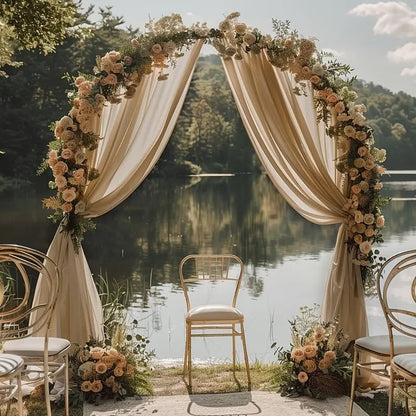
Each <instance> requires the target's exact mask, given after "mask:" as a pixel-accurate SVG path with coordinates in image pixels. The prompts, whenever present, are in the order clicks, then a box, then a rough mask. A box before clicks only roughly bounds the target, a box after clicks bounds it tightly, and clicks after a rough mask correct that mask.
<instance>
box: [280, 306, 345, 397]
mask: <svg viewBox="0 0 416 416" xmlns="http://www.w3.org/2000/svg"><path fill="white" fill-rule="evenodd" d="M317 310H318V305H315V306H314V308H310V307H307V306H304V307H301V308H300V311H301V314H300V315H298V316H296V317H295V319H294V320H293V321H289V323H290V326H291V332H292V343H291V348H290V349H288V350H284V349H283V348H281V347H280V348H276V343H274V344H273V345H272V348H275V354H277V357H278V363H279V364H280V366H279V369H280V371H279V372H278V374H277V375H276V378H275V384H276V385H277V387H278V390H279V391H280V393H281V394H282V396H291V397H297V396H300V395H309V396H311V397H314V398H318V399H324V398H326V397H336V396H341V395H347V394H348V392H349V386H350V380H351V374H352V360H351V355H350V354H349V353H348V352H347V348H348V346H349V345H350V341H349V339H348V337H347V336H346V335H345V334H344V333H343V331H342V329H339V328H337V325H336V322H320V320H319V318H318V317H317V314H316V312H317Z"/></svg>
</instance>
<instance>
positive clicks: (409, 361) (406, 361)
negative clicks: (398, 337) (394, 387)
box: [392, 353, 416, 377]
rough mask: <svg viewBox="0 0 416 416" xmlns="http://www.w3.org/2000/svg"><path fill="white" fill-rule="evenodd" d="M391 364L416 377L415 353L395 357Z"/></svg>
mask: <svg viewBox="0 0 416 416" xmlns="http://www.w3.org/2000/svg"><path fill="white" fill-rule="evenodd" d="M392 363H394V364H396V365H398V366H399V367H401V368H403V369H404V370H406V371H407V372H408V373H411V374H412V375H414V376H415V377H416V353H413V354H400V355H396V356H395V357H393V359H392Z"/></svg>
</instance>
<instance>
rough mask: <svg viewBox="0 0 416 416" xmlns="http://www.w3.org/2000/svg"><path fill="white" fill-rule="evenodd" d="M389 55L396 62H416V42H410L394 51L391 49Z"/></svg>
mask: <svg viewBox="0 0 416 416" xmlns="http://www.w3.org/2000/svg"><path fill="white" fill-rule="evenodd" d="M387 57H388V58H389V60H390V61H392V62H395V63H415V64H416V43H414V42H409V43H406V44H405V45H403V46H401V47H400V48H398V49H396V50H394V51H389V52H388V53H387Z"/></svg>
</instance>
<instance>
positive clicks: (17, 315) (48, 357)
mask: <svg viewBox="0 0 416 416" xmlns="http://www.w3.org/2000/svg"><path fill="white" fill-rule="evenodd" d="M0 263H5V264H6V266H7V267H9V269H11V268H12V266H13V265H14V267H15V270H12V271H14V272H15V273H16V278H15V279H13V278H12V276H10V277H11V278H12V280H13V281H14V282H15V283H14V284H15V286H16V287H12V288H11V290H10V291H8V288H7V287H5V286H4V285H3V282H1V284H0V295H1V296H0V341H1V342H2V343H3V345H2V346H3V351H4V352H5V353H7V354H15V355H18V356H20V357H22V358H23V359H24V366H25V369H24V370H23V372H22V373H23V374H24V375H25V372H26V370H27V371H30V372H31V373H36V372H37V373H39V378H38V379H36V380H35V381H32V380H30V379H25V380H24V383H27V384H33V386H36V385H40V384H44V386H45V388H44V390H45V403H46V410H47V415H48V416H51V415H52V411H51V403H50V394H49V378H52V379H55V378H56V377H57V376H58V375H59V374H61V373H62V372H64V382H65V391H64V396H65V414H66V415H67V416H68V415H69V359H68V356H69V348H70V342H69V341H68V340H65V339H63V338H51V337H49V334H48V332H49V329H50V325H51V321H52V317H53V314H54V311H55V306H56V302H57V299H58V297H59V293H60V273H59V270H58V268H57V266H56V264H55V263H54V261H53V260H52V259H51V258H49V257H48V256H47V255H46V254H44V253H42V252H40V251H38V250H35V249H32V248H29V247H25V246H20V245H15V244H1V245H0ZM38 279H42V281H44V282H46V285H47V288H48V296H47V298H46V300H45V302H44V303H41V304H39V305H36V306H33V305H31V302H32V298H33V290H32V289H31V288H33V283H35V282H37V280H38ZM20 284H21V286H19V285H20ZM19 290H20V292H22V291H23V294H22V293H15V292H17V291H19ZM39 366H41V368H39ZM36 368H39V369H38V370H37V369H36Z"/></svg>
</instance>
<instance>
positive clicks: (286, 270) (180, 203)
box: [0, 172, 416, 362]
mask: <svg viewBox="0 0 416 416" xmlns="http://www.w3.org/2000/svg"><path fill="white" fill-rule="evenodd" d="M383 192H384V194H385V195H389V196H392V197H393V201H392V202H391V203H390V204H389V205H388V206H386V207H385V208H384V214H385V217H386V228H385V230H384V232H383V235H384V239H385V242H384V243H383V244H382V245H380V246H379V249H380V251H381V254H382V255H383V256H386V257H389V256H390V255H392V254H394V253H396V252H398V251H402V250H407V249H410V248H415V247H416V209H415V208H416V172H406V173H403V172H402V173H400V174H396V173H395V172H391V173H390V175H386V176H385V177H384V188H383ZM45 196H47V190H46V184H45V192H44V193H43V191H42V193H40V192H35V191H34V192H33V193H30V192H29V193H27V192H25V193H20V192H15V193H13V194H7V195H2V196H1V199H0V213H1V216H0V233H1V241H2V242H7V243H16V244H24V245H28V246H31V247H34V248H37V249H40V250H43V251H46V250H47V248H48V246H49V243H50V241H51V240H52V236H53V234H54V232H55V229H56V226H55V225H54V224H52V223H50V221H49V220H47V219H46V217H47V215H48V212H47V211H45V210H43V209H42V207H41V199H42V198H43V197H45ZM96 223H97V229H96V230H95V231H92V232H88V233H87V234H86V238H85V243H84V245H83V246H84V250H85V252H86V256H87V259H88V262H89V264H90V267H91V270H92V272H93V274H94V275H95V276H98V275H102V276H105V277H107V278H108V279H109V280H114V281H118V282H125V281H128V282H129V284H130V287H131V290H132V294H133V295H132V302H131V303H130V304H129V305H128V312H129V317H130V319H138V320H139V323H140V328H141V330H140V331H141V333H142V334H143V335H145V336H147V337H149V339H150V348H151V349H153V350H154V351H155V353H156V358H157V359H158V360H167V361H172V360H177V361H180V360H181V359H182V357H183V352H184V313H185V300H184V296H183V293H182V290H181V288H180V284H179V276H178V272H177V269H178V264H179V262H180V260H181V259H182V257H184V256H185V255H187V254H189V253H215V252H218V253H234V254H237V255H238V256H240V257H241V258H242V259H243V261H244V263H245V273H244V280H243V284H242V287H241V290H240V294H239V299H238V307H239V308H240V309H241V310H242V311H243V312H244V314H245V330H246V337H247V344H248V351H249V359H250V361H251V362H254V361H255V360H256V359H258V360H260V361H263V362H271V361H273V360H274V358H275V357H274V355H273V351H272V350H271V348H270V345H271V344H272V343H273V342H274V341H276V342H277V344H278V345H282V346H288V344H289V342H290V334H289V324H288V320H290V319H293V318H294V316H295V315H297V314H298V313H299V307H300V306H304V305H307V306H312V305H313V304H314V303H318V304H321V302H322V299H323V295H324V292H325V286H326V279H327V274H328V270H329V263H330V261H331V257H332V252H333V246H334V243H335V239H336V234H337V230H338V226H337V225H330V226H318V225H314V224H312V223H309V222H307V221H306V220H304V219H303V218H302V217H300V216H299V215H298V214H297V213H296V212H295V211H293V210H292V209H291V208H290V206H288V204H287V203H286V202H285V201H284V199H283V198H282V197H281V195H280V194H279V193H278V192H277V191H276V190H275V189H274V187H273V186H272V184H271V183H270V181H269V180H268V178H267V177H266V176H263V175H259V176H257V175H235V176H233V175H230V176H203V177H192V178H183V179H157V178H153V179H149V180H147V181H145V182H144V183H143V185H142V186H141V187H140V188H139V189H138V190H136V192H135V193H134V194H132V195H131V196H130V198H128V199H127V200H126V201H125V202H124V203H123V204H122V205H120V206H119V207H117V208H116V209H114V210H113V211H112V212H110V213H108V214H106V215H104V216H102V217H101V218H98V219H96ZM367 309H368V316H369V323H370V331H371V333H374V334H375V333H380V332H383V330H384V318H383V317H382V315H381V310H380V308H379V306H378V304H377V300H376V299H374V298H368V299H367ZM230 353H231V341H230V340H229V339H214V338H210V339H197V340H195V341H194V342H193V356H194V357H195V359H200V360H203V361H207V360H211V359H215V360H218V361H229V360H230V358H231V354H230ZM239 358H240V359H241V358H242V353H241V350H239Z"/></svg>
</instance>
